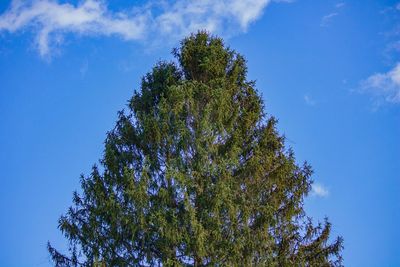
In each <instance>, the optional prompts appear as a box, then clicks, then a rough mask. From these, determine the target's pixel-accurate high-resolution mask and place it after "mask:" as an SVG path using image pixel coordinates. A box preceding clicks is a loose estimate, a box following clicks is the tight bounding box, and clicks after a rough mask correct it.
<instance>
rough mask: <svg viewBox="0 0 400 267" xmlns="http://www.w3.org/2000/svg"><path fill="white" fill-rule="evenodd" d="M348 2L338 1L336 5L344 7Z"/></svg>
mask: <svg viewBox="0 0 400 267" xmlns="http://www.w3.org/2000/svg"><path fill="white" fill-rule="evenodd" d="M345 5H346V4H345V3H344V2H340V3H337V4H336V5H335V7H336V8H342V7H344V6H345Z"/></svg>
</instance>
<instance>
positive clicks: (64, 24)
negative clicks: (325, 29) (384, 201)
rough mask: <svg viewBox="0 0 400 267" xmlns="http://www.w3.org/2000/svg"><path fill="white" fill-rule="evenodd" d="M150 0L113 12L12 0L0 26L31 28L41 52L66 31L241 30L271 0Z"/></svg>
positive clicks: (89, 0) (97, 2) (143, 36)
mask: <svg viewBox="0 0 400 267" xmlns="http://www.w3.org/2000/svg"><path fill="white" fill-rule="evenodd" d="M150 1H151V0H149V2H148V3H147V5H144V6H142V7H137V6H136V7H132V8H131V9H130V10H124V11H121V12H113V11H112V10H110V9H109V8H108V6H107V3H106V1H105V0H82V1H80V2H79V4H77V5H73V4H69V3H60V2H59V1H57V0H13V1H12V2H11V5H10V7H9V8H8V9H7V10H6V11H5V12H4V13H3V14H1V15H0V32H2V31H8V32H10V33H15V32H18V31H22V30H24V29H27V28H29V29H31V30H33V31H34V32H35V33H36V39H35V46H36V47H37V48H38V50H39V52H40V54H41V55H42V56H47V55H49V54H50V52H51V50H52V48H53V47H54V46H57V45H58V44H59V43H61V42H62V40H63V38H62V37H63V36H65V34H66V33H74V34H79V35H82V36H83V35H84V36H87V35H96V36H98V35H104V36H111V35H113V36H118V37H120V38H122V39H124V40H129V41H131V40H142V41H144V40H151V41H154V40H157V39H160V38H161V39H162V38H167V39H173V40H176V39H178V38H182V37H183V36H185V35H187V34H189V33H190V32H195V31H197V30H199V29H204V30H208V31H210V32H212V33H218V34H222V35H231V34H234V33H238V32H244V31H246V30H247V29H248V27H249V25H250V24H251V23H252V22H254V21H255V20H257V19H258V18H259V17H260V16H261V15H262V13H263V10H264V9H265V7H266V6H267V5H268V4H269V3H270V2H271V0H203V1H196V0H177V1H175V2H173V3H169V2H164V1H162V2H160V3H158V4H154V3H152V2H150ZM275 2H276V0H275ZM285 2H287V1H285ZM110 3H111V1H110ZM154 9H156V10H154ZM133 10H135V11H133Z"/></svg>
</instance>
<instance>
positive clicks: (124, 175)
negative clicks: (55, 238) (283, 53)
mask: <svg viewBox="0 0 400 267" xmlns="http://www.w3.org/2000/svg"><path fill="white" fill-rule="evenodd" d="M173 55H174V56H175V58H176V59H177V60H176V61H177V63H173V62H161V63H158V64H157V65H156V66H155V67H154V68H153V69H152V71H151V72H149V73H148V74H147V75H145V77H144V78H143V79H142V84H141V90H140V92H135V94H134V96H133V97H132V99H131V100H130V101H129V110H128V111H127V112H120V113H119V118H118V121H117V123H116V126H115V128H114V129H113V130H112V131H111V132H109V133H108V135H107V138H106V141H105V150H104V156H103V158H102V160H101V166H100V167H96V166H94V167H93V170H92V172H91V174H90V175H89V176H88V177H81V186H82V193H81V194H78V193H76V192H75V193H74V196H73V206H72V207H70V209H69V210H68V212H67V213H66V215H64V216H62V217H61V218H60V220H59V228H60V230H61V231H62V233H63V234H64V235H65V237H66V238H67V239H68V240H69V244H70V255H69V256H65V255H63V254H61V253H60V252H58V251H57V250H56V249H54V248H53V247H52V246H51V245H50V244H49V245H48V249H49V252H50V255H51V257H52V259H53V261H54V263H55V265H56V266H341V250H342V239H341V238H340V237H339V238H336V239H335V240H331V238H330V230H331V225H330V223H329V222H328V221H326V220H325V222H324V223H322V224H318V225H316V226H315V225H314V224H313V223H312V222H311V219H310V218H308V217H307V216H306V214H305V212H304V209H303V202H304V198H305V197H306V196H307V194H308V193H309V191H310V188H311V183H312V180H311V177H310V176H311V174H312V170H311V167H310V166H309V165H308V164H307V163H305V164H303V165H301V166H299V165H298V164H297V163H296V162H295V158H294V155H293V152H292V151H291V150H290V149H288V148H287V147H285V144H284V137H282V136H281V135H279V133H278V132H277V129H276V123H277V121H276V119H275V118H273V117H272V116H267V115H266V114H265V113H264V112H263V110H264V107H263V101H262V99H261V97H260V95H259V94H258V92H257V90H256V89H255V83H254V82H253V81H248V80H247V79H246V73H247V69H246V61H245V59H244V58H243V57H242V56H241V55H240V54H238V53H236V52H235V51H233V50H231V49H229V48H227V47H226V46H225V45H224V43H223V41H222V40H221V39H220V38H216V37H213V36H210V35H209V34H208V33H206V32H198V33H197V34H194V35H191V36H190V37H188V38H186V39H184V40H183V41H182V42H181V46H180V48H178V49H175V50H173Z"/></svg>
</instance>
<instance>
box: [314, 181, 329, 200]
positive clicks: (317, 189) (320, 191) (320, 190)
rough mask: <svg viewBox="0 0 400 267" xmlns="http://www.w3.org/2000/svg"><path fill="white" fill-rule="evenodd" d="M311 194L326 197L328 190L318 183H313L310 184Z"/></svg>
mask: <svg viewBox="0 0 400 267" xmlns="http://www.w3.org/2000/svg"><path fill="white" fill-rule="evenodd" d="M311 195H314V196H318V197H327V196H329V190H328V189H327V188H326V187H325V186H323V185H322V184H319V183H314V184H313V185H312V190H311Z"/></svg>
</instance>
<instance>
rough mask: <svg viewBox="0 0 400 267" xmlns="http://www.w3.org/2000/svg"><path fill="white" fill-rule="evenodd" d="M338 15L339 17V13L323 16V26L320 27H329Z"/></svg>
mask: <svg viewBox="0 0 400 267" xmlns="http://www.w3.org/2000/svg"><path fill="white" fill-rule="evenodd" d="M337 15H339V13H337V12H332V13H329V14H328V15H325V16H323V17H322V19H321V24H320V26H321V27H327V26H329V25H330V23H331V22H332V19H333V18H334V17H336V16H337Z"/></svg>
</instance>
